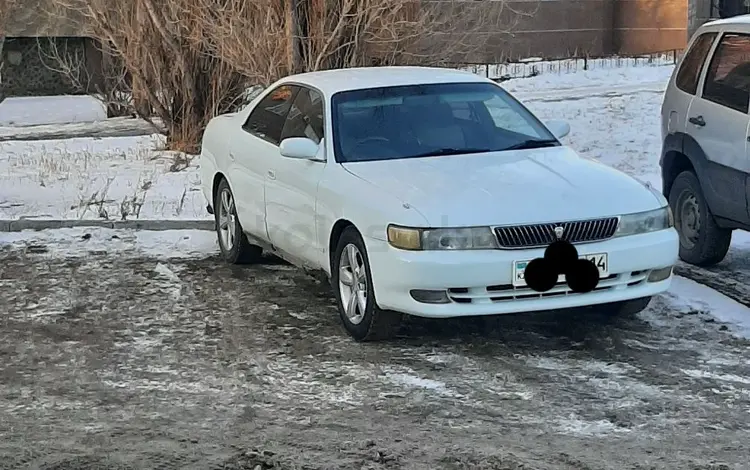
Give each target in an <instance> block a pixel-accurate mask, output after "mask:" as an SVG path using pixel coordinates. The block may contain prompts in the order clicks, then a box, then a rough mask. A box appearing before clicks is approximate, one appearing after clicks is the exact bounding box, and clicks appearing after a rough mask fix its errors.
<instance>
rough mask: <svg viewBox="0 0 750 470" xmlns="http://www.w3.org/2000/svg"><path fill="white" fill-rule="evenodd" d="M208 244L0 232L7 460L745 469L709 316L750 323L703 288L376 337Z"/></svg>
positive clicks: (742, 406) (740, 363)
mask: <svg viewBox="0 0 750 470" xmlns="http://www.w3.org/2000/svg"><path fill="white" fill-rule="evenodd" d="M87 235H88V236H87ZM215 240H216V239H215V235H214V234H213V233H211V232H208V231H205V232H191V231H174V232H159V233H153V232H151V233H149V232H133V231H127V230H107V229H95V228H94V229H82V228H77V229H69V230H56V231H44V232H34V233H23V234H22V233H14V234H0V300H1V301H2V303H3V305H4V306H5V309H4V315H2V322H3V323H2V328H0V356H2V357H3V361H2V363H1V364H0V373H2V377H3V380H0V415H2V416H3V417H4V421H3V424H4V426H0V433H2V439H0V462H2V463H0V468H14V469H15V468H47V469H51V468H58V469H62V468H68V469H72V468H155V467H158V468H160V469H164V470H171V469H175V470H177V469H180V470H182V469H191V468H201V469H204V468H232V469H247V470H253V469H256V468H310V469H323V468H337V469H352V468H367V469H372V470H376V469H377V470H386V469H392V468H415V469H420V468H424V469H428V468H429V469H440V468H456V469H458V468H487V469H489V468H495V469H500V468H504V469H510V468H514V469H520V468H528V469H539V468H544V469H549V470H570V469H572V468H592V469H593V468H597V469H603V468H607V469H611V470H632V469H635V468H653V469H673V468H679V469H693V470H716V469H737V470H739V469H744V468H746V463H747V455H748V451H750V448H749V447H748V439H747V437H748V435H749V433H750V379H748V377H750V360H749V359H748V355H747V350H748V346H750V341H748V340H746V339H743V338H742V336H741V331H740V330H739V328H736V327H734V326H733V325H725V324H722V323H720V322H719V321H717V320H716V319H717V318H718V319H722V318H724V319H729V318H728V317H729V316H730V315H731V316H743V315H744V316H745V317H747V314H748V312H747V309H746V308H744V307H741V306H738V305H737V304H735V303H733V302H730V301H728V300H727V299H725V298H724V297H722V296H720V295H717V294H716V293H715V292H714V291H711V290H710V289H706V288H704V287H702V286H698V285H694V284H693V283H691V282H689V281H686V280H682V279H678V280H677V281H676V282H675V288H674V289H672V290H671V291H670V292H669V293H668V294H667V295H662V296H658V297H657V298H655V299H654V300H653V301H652V304H651V306H650V307H649V308H648V309H647V310H646V311H644V312H643V313H642V314H641V315H640V318H639V319H638V318H636V319H633V318H627V317H622V318H615V319H606V318H601V317H599V316H597V315H594V314H592V315H576V314H572V313H571V314H568V313H567V312H566V313H565V314H563V312H555V313H551V314H522V315H512V316H501V317H500V318H493V319H486V320H487V321H484V320H483V321H473V320H471V319H458V320H441V321H430V320H420V319H411V320H410V321H409V322H408V324H407V325H405V328H404V330H403V336H402V337H401V338H398V339H396V340H394V341H388V342H383V343H378V344H369V345H368V344H361V343H357V342H355V341H352V340H351V339H350V338H348V337H347V335H346V333H345V332H344V331H343V329H342V328H341V326H340V321H339V319H338V315H337V312H336V310H335V307H334V303H333V299H332V296H331V290H330V286H329V285H328V284H327V283H325V282H319V281H318V280H317V279H315V278H313V277H311V276H308V275H306V274H305V273H304V272H303V271H302V270H299V269H294V268H293V267H291V266H289V265H286V264H282V263H279V262H277V261H275V260H273V259H272V258H269V259H267V260H265V262H262V263H259V264H254V265H250V266H244V267H241V268H238V267H236V266H227V265H225V264H224V263H221V262H218V261H217V260H216V259H215V258H206V256H212V255H214V254H215V253H216V245H215V243H216V241H215ZM30 293H33V294H32V295H30ZM732 332H734V333H736V336H737V337H733V336H732V335H731V334H730V333H732ZM113 436H115V437H116V438H113ZM526 437H527V438H528V439H525V438H526ZM247 446H251V448H248V447H247ZM622 449H627V452H625V453H623V452H622ZM262 450H268V451H271V452H273V453H274V454H275V455H274V456H273V461H275V462H276V465H273V464H272V459H271V458H270V456H269V457H268V460H267V461H265V460H264V461H259V460H260V458H259V457H258V453H261V451H262ZM245 451H248V452H245ZM250 451H253V452H250ZM240 452H242V457H243V459H244V460H245V461H246V463H245V464H243V465H235V464H230V462H228V461H227V460H231V457H232V456H233V455H235V454H237V453H240ZM612 455H618V458H616V459H614V458H612V457H611V456H612ZM126 466H127V467H126Z"/></svg>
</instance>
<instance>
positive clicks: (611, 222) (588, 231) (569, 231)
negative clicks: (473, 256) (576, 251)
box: [495, 217, 619, 248]
mask: <svg viewBox="0 0 750 470" xmlns="http://www.w3.org/2000/svg"><path fill="white" fill-rule="evenodd" d="M618 222H619V219H618V218H617V217H608V218H606V219H594V220H579V221H575V222H559V223H547V224H533V225H513V226H508V227H497V228H495V234H496V235H497V241H498V243H499V244H500V248H537V247H542V246H547V245H549V244H550V243H552V242H554V241H555V240H557V235H555V228H556V227H562V228H563V229H564V232H563V235H562V237H561V239H562V240H566V241H568V242H570V243H585V242H595V241H600V240H606V239H608V238H611V237H612V236H613V235H614V234H615V231H616V230H617V224H618Z"/></svg>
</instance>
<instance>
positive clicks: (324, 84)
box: [277, 66, 494, 96]
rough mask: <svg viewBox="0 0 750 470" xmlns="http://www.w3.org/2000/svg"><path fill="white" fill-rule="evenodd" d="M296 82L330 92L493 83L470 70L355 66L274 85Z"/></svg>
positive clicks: (291, 79) (286, 79)
mask: <svg viewBox="0 0 750 470" xmlns="http://www.w3.org/2000/svg"><path fill="white" fill-rule="evenodd" d="M289 82H295V83H299V84H302V85H308V86H311V87H314V88H317V89H319V90H320V91H322V92H323V93H324V94H326V95H328V96H331V95H332V94H334V93H337V92H339V91H351V90H362V89H366V88H378V87H388V86H403V85H422V84H436V83H456V82H463V83H466V82H475V83H486V82H489V83H494V82H492V81H491V80H489V79H487V78H484V77H481V76H479V75H476V74H474V73H471V72H463V71H460V70H456V69H447V68H437V67H405V66H394V67H358V68H348V69H335V70H325V71H320V72H308V73H301V74H297V75H290V76H288V77H285V78H283V79H282V80H280V81H279V82H277V85H281V84H282V83H289Z"/></svg>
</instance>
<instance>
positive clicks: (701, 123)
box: [688, 116, 706, 127]
mask: <svg viewBox="0 0 750 470" xmlns="http://www.w3.org/2000/svg"><path fill="white" fill-rule="evenodd" d="M688 121H689V122H690V124H695V125H696V126H698V127H703V126H705V125H706V121H704V120H703V116H695V117H691V118H690V119H688Z"/></svg>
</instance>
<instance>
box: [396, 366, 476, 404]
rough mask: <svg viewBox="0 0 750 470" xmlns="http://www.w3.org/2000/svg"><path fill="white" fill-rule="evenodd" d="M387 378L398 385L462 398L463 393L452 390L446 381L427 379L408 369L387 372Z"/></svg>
mask: <svg viewBox="0 0 750 470" xmlns="http://www.w3.org/2000/svg"><path fill="white" fill-rule="evenodd" d="M385 378H386V380H388V381H389V382H391V383H394V384H396V385H402V386H404V387H406V388H411V389H422V390H426V391H429V392H433V393H435V394H437V395H442V396H447V397H454V398H460V397H462V395H461V394H459V393H457V392H455V391H453V390H450V389H449V388H448V386H447V385H446V384H445V383H444V382H440V381H438V380H432V379H427V378H424V377H420V376H418V375H417V374H416V373H415V372H414V371H412V370H410V369H409V370H408V371H406V372H391V371H387V372H386V373H385Z"/></svg>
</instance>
